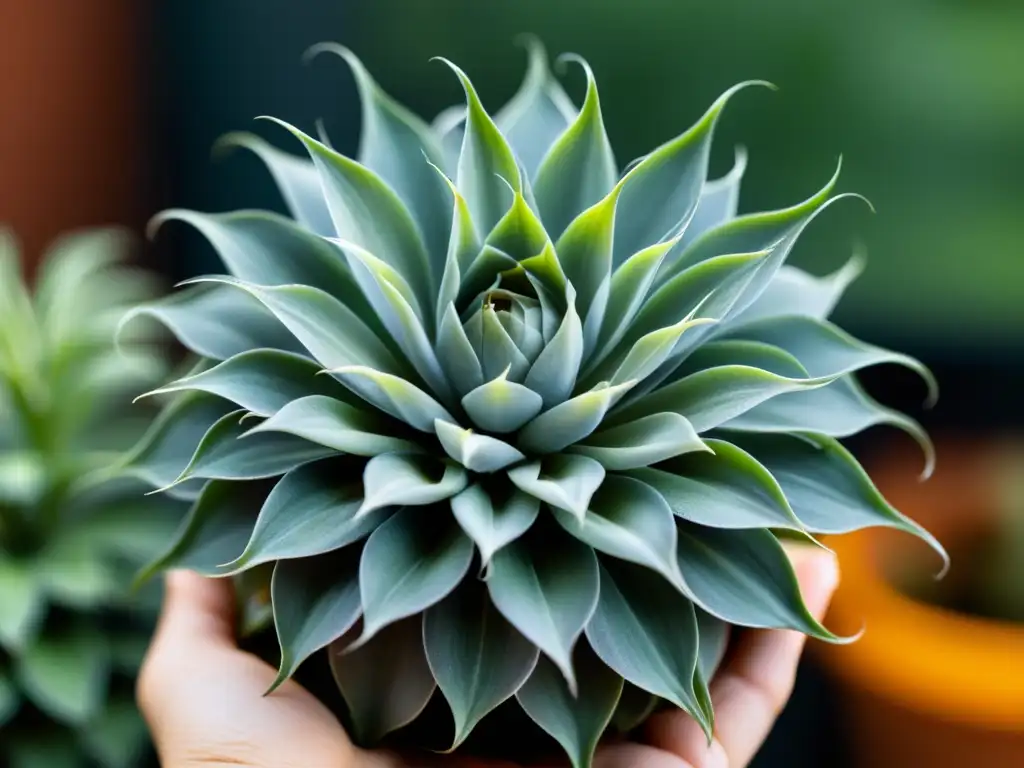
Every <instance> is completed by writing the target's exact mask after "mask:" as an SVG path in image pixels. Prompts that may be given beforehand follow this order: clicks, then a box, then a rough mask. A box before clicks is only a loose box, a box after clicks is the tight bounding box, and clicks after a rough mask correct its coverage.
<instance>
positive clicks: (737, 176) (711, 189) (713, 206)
mask: <svg viewBox="0 0 1024 768" xmlns="http://www.w3.org/2000/svg"><path fill="white" fill-rule="evenodd" d="M746 170H747V151H746V149H744V148H743V147H736V150H735V159H734V160H733V165H732V168H731V169H730V170H729V172H728V173H727V174H725V175H724V176H722V177H720V178H717V179H714V180H712V181H706V182H704V188H703V189H701V191H700V199H699V200H698V201H697V210H696V211H695V212H694V214H693V218H692V219H690V223H689V224H688V225H687V227H686V231H685V232H683V236H682V239H681V241H680V243H679V248H686V247H687V246H688V245H689V244H690V243H692V242H693V241H694V240H696V239H697V238H698V237H700V236H701V235H703V234H704V233H705V232H707V231H709V230H711V229H714V228H715V227H718V226H721V225H722V224H725V223H726V222H727V221H731V220H733V219H735V218H736V212H737V210H738V209H739V202H740V184H741V183H742V181H743V174H744V173H745V172H746Z"/></svg>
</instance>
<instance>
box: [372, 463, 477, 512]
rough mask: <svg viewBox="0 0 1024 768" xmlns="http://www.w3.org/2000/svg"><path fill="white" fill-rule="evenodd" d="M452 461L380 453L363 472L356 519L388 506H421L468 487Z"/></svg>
mask: <svg viewBox="0 0 1024 768" xmlns="http://www.w3.org/2000/svg"><path fill="white" fill-rule="evenodd" d="M468 482H469V479H468V477H467V475H466V470H465V469H463V467H462V466H460V465H458V464H455V463H454V462H451V461H438V460H437V459H436V458H434V457H429V456H422V455H418V454H412V453H382V454H380V455H378V456H374V457H373V458H372V459H370V460H369V461H368V462H367V463H366V467H365V469H364V470H363V501H362V504H361V505H360V506H359V511H358V512H356V518H357V519H358V518H361V517H363V516H364V515H368V514H370V513H371V512H373V511H374V510H376V509H382V508H383V507H389V506H406V505H408V506H423V505H425V504H435V503H437V502H439V501H444V500H445V499H448V498H451V497H452V496H454V495H455V494H457V493H459V492H460V491H461V490H462V489H463V488H465V487H466V485H467V484H468Z"/></svg>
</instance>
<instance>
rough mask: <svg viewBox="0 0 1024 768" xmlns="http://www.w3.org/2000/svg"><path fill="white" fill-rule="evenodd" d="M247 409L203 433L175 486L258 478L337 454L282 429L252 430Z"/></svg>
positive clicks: (230, 414) (225, 418) (280, 472)
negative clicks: (192, 481)
mask: <svg viewBox="0 0 1024 768" xmlns="http://www.w3.org/2000/svg"><path fill="white" fill-rule="evenodd" d="M244 415H245V411H232V412H231V413H228V414H227V415H225V416H223V417H221V418H220V419H219V420H218V421H217V423H215V424H214V425H213V426H212V427H210V429H209V430H208V431H207V433H206V434H205V435H203V439H202V440H200V441H199V445H197V446H196V450H195V453H193V454H192V458H191V459H190V460H189V462H188V464H187V465H186V466H185V468H184V469H183V470H182V471H181V474H180V475H178V477H177V478H176V479H175V481H174V483H173V484H174V485H176V484H178V483H180V482H183V481H185V480H189V479H192V478H203V479H207V480H259V479H263V478H268V477H276V476H277V475H283V474H284V473H285V472H287V471H288V470H290V469H293V468H294V467H297V466H299V465H300V464H305V463H306V462H309V461H314V460H316V459H322V458H324V457H325V456H330V455H332V454H335V453H337V451H336V450H335V449H333V448H327V447H326V446H323V445H317V444H316V443H311V442H309V441H308V440H304V439H302V438H300V437H296V436H295V435H290V434H285V433H282V432H263V433H253V432H252V430H249V431H246V430H247V428H246V425H245V424H244V423H243V422H241V419H242V417H243V416H244Z"/></svg>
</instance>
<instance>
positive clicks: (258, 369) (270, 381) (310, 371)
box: [136, 349, 350, 417]
mask: <svg viewBox="0 0 1024 768" xmlns="http://www.w3.org/2000/svg"><path fill="white" fill-rule="evenodd" d="M320 370H321V368H320V366H319V365H317V364H316V363H314V362H313V361H312V360H310V359H309V358H308V357H305V356H303V355H296V354H294V353H292V352H283V351H281V350H277V349H254V350H251V351H249V352H242V353H241V354H238V355H235V356H234V357H231V358H228V359H227V360H224V361H223V362H220V363H218V364H217V365H215V366H213V367H212V368H208V369H206V370H204V371H201V372H200V373H197V374H194V375H191V376H185V377H183V378H180V379H178V380H176V381H172V382H171V383H169V384H165V385H164V386H162V387H160V388H158V389H154V390H152V391H151V392H147V393H146V394H144V395H139V397H137V398H136V400H139V399H141V398H143V397H149V396H151V395H162V394H167V393H169V392H184V391H199V392H207V393H210V394H213V395H217V396H218V397H222V398H224V399H226V400H229V401H230V402H232V403H234V404H235V405H237V406H239V407H241V408H244V409H245V410H247V411H249V412H250V413H253V414H255V415H256V416H263V417H266V416H272V415H273V414H275V413H277V412H278V411H280V410H281V409H282V408H284V407H285V406H286V405H288V403H290V402H292V401H293V400H298V399H299V398H301V397H306V396H307V395H322V396H327V395H331V396H333V397H341V398H347V397H350V395H349V392H348V390H346V389H345V388H344V387H341V386H339V385H338V383H337V382H336V381H334V380H333V379H331V378H330V377H328V376H317V373H319V372H320Z"/></svg>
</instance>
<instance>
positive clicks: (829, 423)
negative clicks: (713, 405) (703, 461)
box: [722, 376, 935, 479]
mask: <svg viewBox="0 0 1024 768" xmlns="http://www.w3.org/2000/svg"><path fill="white" fill-rule="evenodd" d="M879 425H886V426H892V427H895V428H897V429H900V430H902V431H903V432H906V433H907V434H908V435H910V436H911V437H912V438H913V439H914V440H915V441H916V442H917V444H918V445H919V446H920V448H921V450H922V452H923V453H924V469H923V470H922V473H921V476H922V478H923V479H927V478H928V477H930V476H931V474H932V472H933V471H934V469H935V446H934V445H933V444H932V441H931V438H930V437H929V436H928V433H927V432H926V431H925V430H924V428H923V427H922V426H921V425H920V424H919V423H918V422H917V421H916V420H914V419H912V418H910V417H909V416H907V415H905V414H903V413H900V412H899V411H897V410H894V409H892V408H887V407H885V406H884V405H881V404H880V403H878V402H877V401H875V399H874V398H872V397H871V396H870V395H868V394H867V393H866V392H865V391H864V390H863V388H862V387H861V386H860V385H859V384H858V383H857V380H856V379H855V378H854V377H853V376H844V377H842V378H840V379H837V380H836V381H834V382H832V383H831V384H830V385H828V386H827V387H822V388H820V389H813V390H809V391H806V392H790V393H787V394H784V395H780V396H779V397H777V398H772V399H771V400H769V401H768V402H765V403H762V404H761V405H759V406H757V407H756V408H752V409H751V410H749V411H747V412H746V413H744V414H742V415H740V416H737V417H736V418H734V419H730V420H729V421H727V422H725V423H724V424H722V429H728V430H730V432H737V431H738V432H760V433H776V434H777V433H788V432H812V433H815V434H821V435H827V436H828V437H838V438H842V437H850V436H852V435H855V434H858V433H860V432H863V431H864V430H866V429H869V428H871V427H874V426H879Z"/></svg>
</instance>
